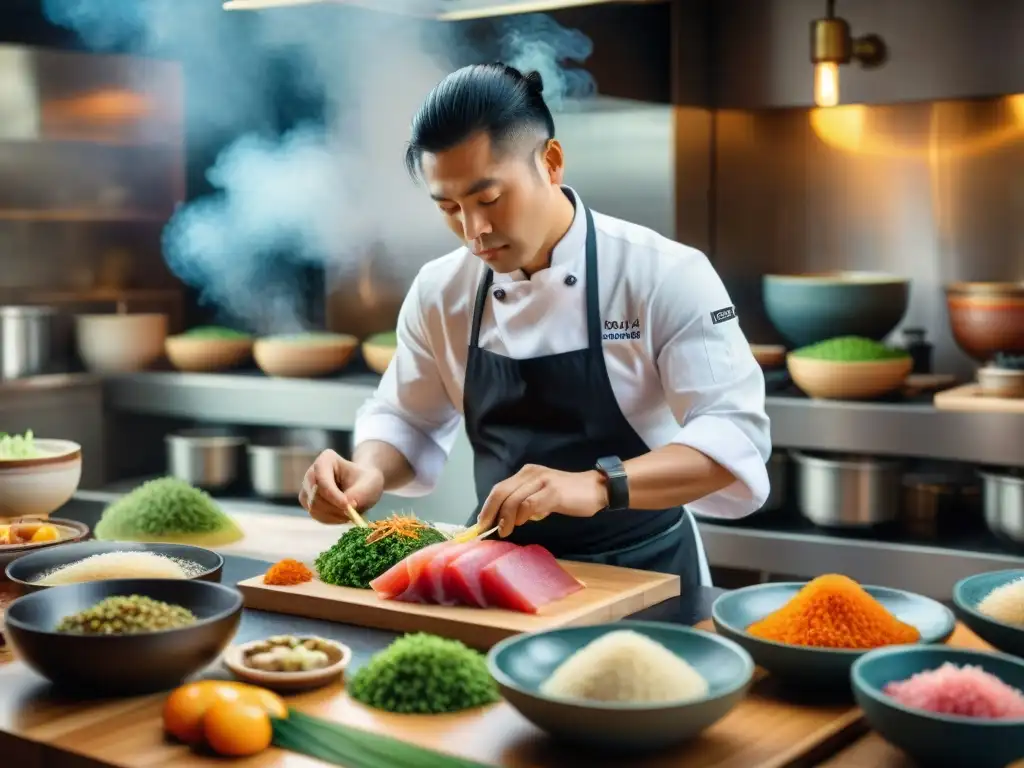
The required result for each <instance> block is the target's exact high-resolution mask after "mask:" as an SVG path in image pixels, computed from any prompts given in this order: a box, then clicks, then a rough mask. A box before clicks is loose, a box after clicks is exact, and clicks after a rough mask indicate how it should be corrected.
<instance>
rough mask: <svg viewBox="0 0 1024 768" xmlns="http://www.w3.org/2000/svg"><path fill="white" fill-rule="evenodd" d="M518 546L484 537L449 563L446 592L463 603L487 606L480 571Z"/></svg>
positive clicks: (445, 577) (445, 573) (445, 579)
mask: <svg viewBox="0 0 1024 768" xmlns="http://www.w3.org/2000/svg"><path fill="white" fill-rule="evenodd" d="M514 549H518V547H517V546H516V545H515V544H513V543H512V542H510V541H490V540H487V539H484V540H483V541H479V542H477V546H476V547H475V548H473V549H472V550H471V551H469V552H465V553H463V554H461V555H459V557H457V558H455V559H454V560H453V561H452V562H450V563H449V564H448V567H447V568H446V569H445V571H444V590H445V594H446V595H449V596H451V597H452V598H453V599H455V600H457V601H458V602H460V603H462V604H463V605H475V606H478V607H480V608H486V607H487V599H486V598H485V597H484V590H483V588H482V587H481V586H480V571H481V570H483V568H484V566H486V565H487V564H488V563H491V562H493V561H494V560H497V559H498V558H499V557H501V556H502V555H507V554H508V553H509V552H511V551H512V550H514Z"/></svg>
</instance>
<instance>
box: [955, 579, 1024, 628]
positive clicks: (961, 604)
mask: <svg viewBox="0 0 1024 768" xmlns="http://www.w3.org/2000/svg"><path fill="white" fill-rule="evenodd" d="M1004 573H1006V574H1010V573H1015V574H1017V577H1018V578H1024V568H1004V569H1002V570H1000V571H985V572H984V573H973V574H971V575H970V576H964V578H962V579H960V581H958V582H957V583H956V584H954V585H953V604H954V605H955V606H956V607H957V608H959V609H960V610H962V611H963V612H964V613H969V614H970V615H971V617H972V618H975V619H978V621H983V622H987V623H989V624H995V625H997V626H1000V627H1005V628H1006V629H1012V630H1013V631H1015V632H1021V633H1024V627H1018V626H1017V625H1016V624H1007V623H1006V622H1005V621H1000V620H999V619H994V618H992V617H991V616H987V615H986V614H984V613H982V612H981V611H979V610H978V609H977V608H975V607H974V606H973V605H968V603H967V602H966V601H965V600H964V599H963V595H962V592H963V589H964V587H965V586H966V585H967V583H968V582H970V581H972V580H973V579H980V578H982V577H984V576H995V575H1002V574H1004ZM1008 583H1009V581H1006V582H1003V584H1008ZM1003 584H1000V585H999V586H1000V587H1001V586H1003Z"/></svg>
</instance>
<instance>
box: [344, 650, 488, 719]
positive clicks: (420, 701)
mask: <svg viewBox="0 0 1024 768" xmlns="http://www.w3.org/2000/svg"><path fill="white" fill-rule="evenodd" d="M348 693H349V695H350V696H351V697H352V698H353V699H355V700H356V701H358V702H360V703H362V704H365V705H367V706H368V707H373V708H375V709H383V710H385V711H387V712H395V713H399V714H420V715H438V714H443V713H447V712H461V711H462V710H464V709H473V708H475V707H482V706H484V705H487V704H493V703H494V702H496V701H498V700H499V698H500V695H499V693H498V685H497V683H495V682H494V678H492V677H491V674H490V672H488V670H487V661H486V659H485V658H484V656H483V654H481V653H479V652H477V651H474V650H473V649H472V648H468V647H467V646H466V645H464V644H463V643H460V642H459V641H458V640H448V639H446V638H443V637H437V636H436V635H428V634H425V633H423V632H418V633H416V634H411V635H405V636H404V637H400V638H399V639H397V640H395V641H394V642H393V643H391V645H389V646H388V647H387V648H385V649H384V650H383V651H381V652H380V653H377V654H375V655H374V656H373V658H371V659H370V661H369V663H367V664H366V665H365V666H364V667H362V668H360V669H359V671H358V672H356V674H355V675H354V676H353V678H352V679H351V681H349V683H348Z"/></svg>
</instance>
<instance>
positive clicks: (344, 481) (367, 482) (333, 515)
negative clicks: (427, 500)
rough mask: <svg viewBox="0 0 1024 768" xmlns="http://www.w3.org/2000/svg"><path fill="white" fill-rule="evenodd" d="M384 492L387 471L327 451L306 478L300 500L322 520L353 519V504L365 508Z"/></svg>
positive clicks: (323, 521)
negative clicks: (351, 512) (349, 509)
mask: <svg viewBox="0 0 1024 768" xmlns="http://www.w3.org/2000/svg"><path fill="white" fill-rule="evenodd" d="M314 489H315V492H314ZM383 493H384V475H383V474H381V472H380V471H379V470H376V469H373V468H372V467H366V466H363V465H361V464H353V463H352V462H351V461H349V460H348V459H345V458H343V457H342V456H340V455H338V454H337V453H336V452H334V451H324V452H323V453H321V454H320V455H319V456H317V457H316V461H314V462H313V466H311V467H310V468H309V469H307V470H306V474H305V476H304V477H303V478H302V490H301V491H299V504H301V505H302V508H303V509H305V510H306V511H307V512H309V515H310V517H312V518H313V519H314V520H318V521H320V522H321V523H327V524H328V525H335V524H337V523H351V522H352V518H351V517H350V516H349V513H348V508H349V506H350V505H351V506H352V507H355V509H356V511H357V512H361V511H365V510H367V509H370V508H371V507H373V506H374V505H375V504H376V503H377V502H378V501H380V497H381V494H383ZM310 500H312V502H313V503H312V505H310Z"/></svg>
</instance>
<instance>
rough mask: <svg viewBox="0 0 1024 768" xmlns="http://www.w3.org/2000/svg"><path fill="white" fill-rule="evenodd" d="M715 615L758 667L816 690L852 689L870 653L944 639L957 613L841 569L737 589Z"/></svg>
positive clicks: (715, 609)
mask: <svg viewBox="0 0 1024 768" xmlns="http://www.w3.org/2000/svg"><path fill="white" fill-rule="evenodd" d="M711 618H712V621H713V622H714V625H715V630H716V631H717V632H718V633H719V634H721V635H723V636H724V637H728V638H729V639H731V640H734V641H736V642H737V643H738V644H739V645H741V646H742V647H743V648H745V649H746V650H747V652H748V653H749V654H750V655H751V657H752V658H753V659H754V662H755V663H756V664H757V665H758V666H760V667H762V668H763V669H764V670H766V671H767V672H769V673H770V674H772V675H774V676H776V677H778V678H780V679H784V680H785V681H787V682H790V683H795V684H808V685H813V686H814V687H816V688H820V687H822V686H832V687H842V688H848V687H849V685H850V668H851V667H852V666H853V663H854V662H855V661H856V660H857V659H858V658H860V657H861V656H863V655H864V654H865V653H867V652H868V651H871V650H874V649H876V648H883V647H887V646H894V645H910V644H916V643H943V642H945V641H946V640H947V639H948V638H949V636H950V635H952V634H953V630H954V629H955V627H956V619H955V618H954V616H953V612H952V611H951V610H950V609H949V608H947V607H946V606H944V605H942V604H941V603H939V602H938V601H936V600H932V599H931V598H928V597H924V596H922V595H917V594H914V593H913V592H906V591H904V590H900V589H889V588H888V587H876V586H862V585H860V584H858V583H857V582H856V581H854V580H853V579H851V578H849V577H848V576H843V575H841V574H825V575H823V576H819V577H818V578H816V579H813V580H811V581H808V582H779V583H770V584H758V585H755V586H752V587H745V588H743V589H736V590H732V591H730V592H727V593H726V594H724V595H722V596H721V597H719V598H718V599H717V600H716V601H715V603H714V605H713V606H712V609H711Z"/></svg>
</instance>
